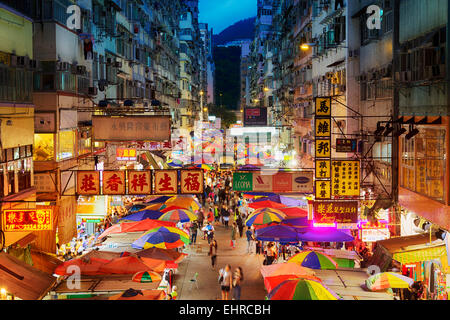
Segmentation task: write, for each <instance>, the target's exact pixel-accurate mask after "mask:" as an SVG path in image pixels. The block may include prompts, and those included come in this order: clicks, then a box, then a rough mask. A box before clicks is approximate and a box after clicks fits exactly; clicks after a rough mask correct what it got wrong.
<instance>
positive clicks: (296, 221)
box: [281, 217, 309, 227]
mask: <svg viewBox="0 0 450 320" xmlns="http://www.w3.org/2000/svg"><path fill="white" fill-rule="evenodd" d="M281 224H283V225H287V226H293V227H308V226H309V223H308V218H307V217H305V218H293V219H284V220H283V221H281Z"/></svg>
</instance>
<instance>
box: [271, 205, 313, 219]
mask: <svg viewBox="0 0 450 320" xmlns="http://www.w3.org/2000/svg"><path fill="white" fill-rule="evenodd" d="M278 210H280V211H281V212H283V213H284V214H286V216H287V217H286V219H294V218H305V217H308V210H305V209H302V208H299V207H288V208H279V209H278Z"/></svg>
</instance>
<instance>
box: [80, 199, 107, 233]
mask: <svg viewBox="0 0 450 320" xmlns="http://www.w3.org/2000/svg"><path fill="white" fill-rule="evenodd" d="M107 212H108V197H107V196H92V197H85V196H79V197H78V201H77V214H76V225H77V230H78V231H79V232H83V233H85V234H88V235H92V234H94V233H95V231H96V230H97V227H98V226H99V225H100V224H102V223H103V222H104V219H105V217H106V215H107Z"/></svg>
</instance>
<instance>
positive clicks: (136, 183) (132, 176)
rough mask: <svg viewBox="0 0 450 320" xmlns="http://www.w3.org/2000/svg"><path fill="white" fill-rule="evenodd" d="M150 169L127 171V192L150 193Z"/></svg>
mask: <svg viewBox="0 0 450 320" xmlns="http://www.w3.org/2000/svg"><path fill="white" fill-rule="evenodd" d="M151 193H152V182H151V175H150V171H131V170H130V171H128V194H139V195H143V194H151Z"/></svg>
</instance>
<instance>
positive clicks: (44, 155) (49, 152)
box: [33, 133, 55, 161]
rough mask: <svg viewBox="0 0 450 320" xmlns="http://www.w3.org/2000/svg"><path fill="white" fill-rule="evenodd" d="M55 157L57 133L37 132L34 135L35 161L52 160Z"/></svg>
mask: <svg viewBox="0 0 450 320" xmlns="http://www.w3.org/2000/svg"><path fill="white" fill-rule="evenodd" d="M54 159H55V135H54V134H53V133H36V134H35V135H34V152H33V160H34V161H52V160H54Z"/></svg>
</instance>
